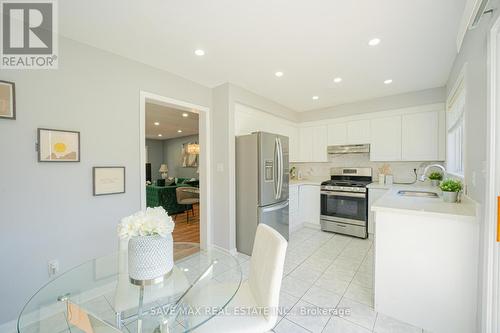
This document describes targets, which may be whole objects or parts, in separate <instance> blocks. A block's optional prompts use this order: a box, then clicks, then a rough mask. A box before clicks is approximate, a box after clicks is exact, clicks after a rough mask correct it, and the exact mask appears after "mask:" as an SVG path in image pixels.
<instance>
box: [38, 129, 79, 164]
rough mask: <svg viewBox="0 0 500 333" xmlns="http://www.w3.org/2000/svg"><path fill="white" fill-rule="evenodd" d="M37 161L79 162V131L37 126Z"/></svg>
mask: <svg viewBox="0 0 500 333" xmlns="http://www.w3.org/2000/svg"><path fill="white" fill-rule="evenodd" d="M38 162H80V132H75V131H63V130H55V129H47V128H39V129H38Z"/></svg>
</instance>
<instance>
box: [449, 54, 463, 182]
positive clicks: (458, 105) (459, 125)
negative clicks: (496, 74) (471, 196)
mask: <svg viewBox="0 0 500 333" xmlns="http://www.w3.org/2000/svg"><path fill="white" fill-rule="evenodd" d="M466 72H467V64H465V65H464V66H463V67H462V70H461V71H460V74H459V75H458V78H457V80H456V82H455V84H454V85H453V88H452V90H451V91H450V94H449V96H448V99H447V101H446V164H447V173H448V174H450V175H452V176H454V177H458V178H461V179H462V180H465V175H466V168H467V166H466V156H467V148H466V145H465V142H466V137H467V131H466V128H467V89H466ZM452 134H454V135H455V136H458V140H459V141H458V142H457V141H455V142H454V143H453V145H452V142H450V135H452ZM455 140H457V138H456V137H455ZM457 148H458V151H455V153H453V152H452V151H451V149H453V150H457ZM452 159H454V161H453V162H452V161H451V160H452ZM457 164H458V165H460V166H461V167H460V168H459V170H457V169H456V167H455V166H456V165H457ZM460 169H461V170H460Z"/></svg>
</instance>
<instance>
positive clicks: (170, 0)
mask: <svg viewBox="0 0 500 333" xmlns="http://www.w3.org/2000/svg"><path fill="white" fill-rule="evenodd" d="M125 2H126V5H125ZM464 5H465V0H438V1H436V0H301V1H299V0H294V1H290V0H274V1H269V0H253V1H243V0H217V1H214V0H177V1H174V0H142V1H132V0H128V1H117V0H85V1H82V0H65V1H60V2H59V12H60V15H59V22H60V32H61V33H62V34H63V35H65V36H68V37H70V38H72V39H75V40H78V41H81V42H84V43H87V44H90V45H93V46H95V47H98V48H101V49H105V50H108V51H111V52H113V53H116V54H120V55H123V56H125V57H128V58H131V59H135V60H137V61H140V62H142V63H146V64H150V65H152V66H155V67H157V68H161V69H164V70H167V71H169V72H173V73H175V74H178V75H180V76H183V77H186V78H188V79H191V80H193V81H196V82H199V83H201V84H203V85H206V86H209V87H213V86H216V85H219V84H222V83H225V82H232V83H234V84H237V85H239V86H242V87H244V88H247V89H249V90H251V91H254V92H255V93H257V94H260V95H262V96H265V97H268V98H270V99H272V100H274V101H277V102H279V103H281V104H283V105H285V106H288V107H289V108H291V109H293V110H297V111H305V110H311V109H317V108H322V107H327V106H333V105H339V104H344V103H349V102H353V101H359V100H365V99H370V98H376V97H382V96H388V95H394V94H399V93H403V92H409V91H416V90H422V89H427V88H434V87H440V86H443V85H445V83H446V81H447V78H448V75H449V72H450V69H451V66H452V62H453V60H454V58H455V55H456V46H455V40H456V37H457V31H458V25H459V22H460V18H461V14H462V11H463V9H464ZM373 37H379V38H381V39H382V42H381V43H380V45H379V46H376V47H369V46H368V45H367V43H368V40H370V39H371V38H373ZM198 48H200V49H203V50H205V51H206V54H205V56H203V57H198V56H195V55H194V50H195V49H198ZM276 71H283V72H284V75H283V77H281V78H277V77H275V76H274V73H275V72H276ZM337 76H340V77H342V78H343V82H342V83H340V84H334V83H333V79H334V78H335V77H337ZM389 78H390V79H393V80H394V82H393V84H391V85H384V84H383V81H384V80H386V79H389ZM313 95H318V96H319V99H318V100H317V101H313V100H312V96H313Z"/></svg>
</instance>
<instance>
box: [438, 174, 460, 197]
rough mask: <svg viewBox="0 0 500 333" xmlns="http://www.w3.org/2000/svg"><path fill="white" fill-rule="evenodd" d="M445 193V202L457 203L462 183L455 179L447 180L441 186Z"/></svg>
mask: <svg viewBox="0 0 500 333" xmlns="http://www.w3.org/2000/svg"><path fill="white" fill-rule="evenodd" d="M439 187H440V188H441V190H442V191H443V200H444V201H445V202H457V197H458V192H460V191H461V190H462V187H463V186H462V182H460V181H459V180H454V179H446V180H444V181H443V182H442V183H441V185H440V186H439Z"/></svg>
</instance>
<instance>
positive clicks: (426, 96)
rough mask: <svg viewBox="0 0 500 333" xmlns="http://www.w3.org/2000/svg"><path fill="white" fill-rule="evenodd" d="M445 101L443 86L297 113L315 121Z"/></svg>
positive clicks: (300, 116)
mask: <svg viewBox="0 0 500 333" xmlns="http://www.w3.org/2000/svg"><path fill="white" fill-rule="evenodd" d="M444 101H446V91H445V88H444V87H441V88H434V89H427V90H422V91H415V92H409V93H406V94H399V95H392V96H387V97H380V98H374V99H369V100H366V101H360V102H354V103H349V104H343V105H338V106H333V107H329V108H324V109H318V110H314V111H307V112H301V113H299V119H298V120H299V121H300V122H306V121H315V120H322V119H331V118H339V117H346V116H353V115H356V114H364V113H370V112H377V111H387V110H395V109H403V108H407V107H412V106H419V105H427V104H435V103H443V102H444Z"/></svg>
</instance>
